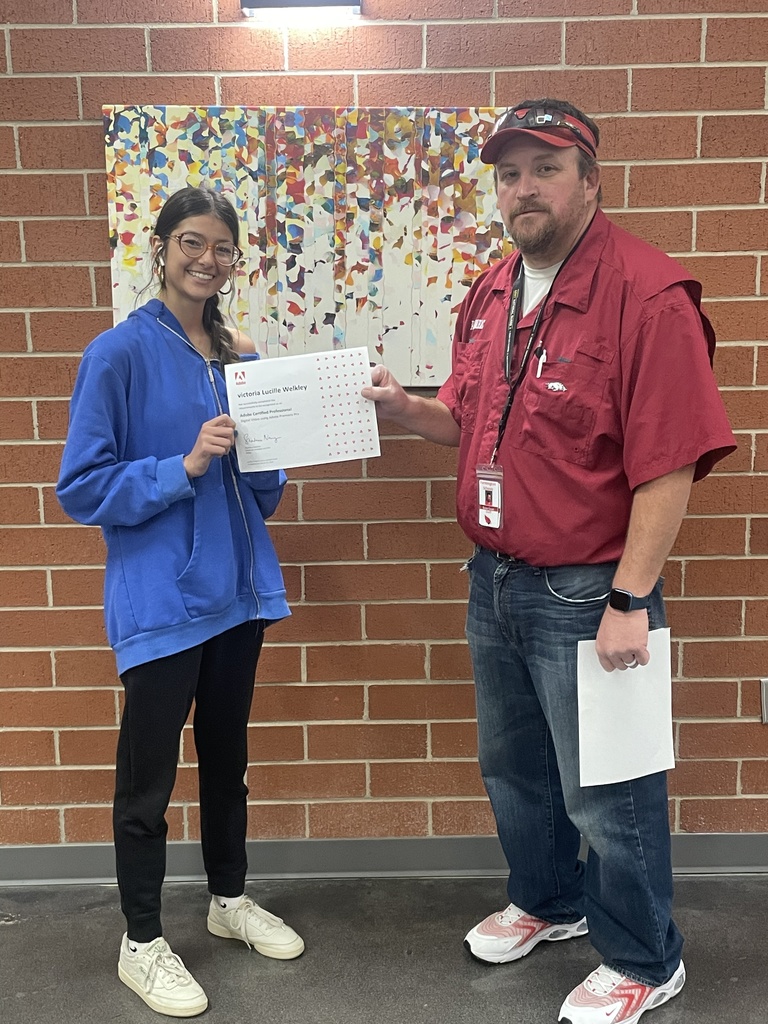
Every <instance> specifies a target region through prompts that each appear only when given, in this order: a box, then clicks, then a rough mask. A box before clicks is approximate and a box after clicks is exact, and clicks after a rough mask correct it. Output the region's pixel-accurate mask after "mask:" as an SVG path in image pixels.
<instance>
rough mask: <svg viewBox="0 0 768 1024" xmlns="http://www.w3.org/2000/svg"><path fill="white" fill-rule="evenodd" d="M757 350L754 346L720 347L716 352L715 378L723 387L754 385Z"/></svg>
mask: <svg viewBox="0 0 768 1024" xmlns="http://www.w3.org/2000/svg"><path fill="white" fill-rule="evenodd" d="M754 374H755V348H754V346H753V345H718V346H717V349H716V351H715V376H716V377H717V381H718V383H719V384H720V386H721V387H739V386H742V387H744V386H748V385H750V384H754V383H755V381H754Z"/></svg>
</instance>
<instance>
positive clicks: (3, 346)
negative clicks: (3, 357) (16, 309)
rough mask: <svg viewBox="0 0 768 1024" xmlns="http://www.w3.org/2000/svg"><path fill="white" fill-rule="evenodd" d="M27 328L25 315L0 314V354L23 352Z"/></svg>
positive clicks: (25, 345)
mask: <svg viewBox="0 0 768 1024" xmlns="http://www.w3.org/2000/svg"><path fill="white" fill-rule="evenodd" d="M26 347H27V327H26V322H25V320H24V314H23V313H0V352H23V351H25V349H26Z"/></svg>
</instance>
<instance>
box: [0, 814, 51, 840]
mask: <svg viewBox="0 0 768 1024" xmlns="http://www.w3.org/2000/svg"><path fill="white" fill-rule="evenodd" d="M0 836H2V837H3V843H4V844H8V845H11V846H22V845H32V844H34V845H35V846H39V845H40V844H48V843H58V842H59V839H60V828H59V812H58V811H49V810H34V811H30V810H20V811H17V810H12V809H10V808H7V807H4V808H0Z"/></svg>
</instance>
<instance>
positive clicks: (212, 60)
mask: <svg viewBox="0 0 768 1024" xmlns="http://www.w3.org/2000/svg"><path fill="white" fill-rule="evenodd" d="M150 47H151V52H152V70H153V71H174V72H179V71H208V72H210V71H238V72H243V71H279V70H280V69H281V68H282V67H283V43H282V34H281V32H280V31H279V30H277V29H271V28H266V27H264V26H260V27H259V31H258V32H253V31H252V30H251V26H250V25H244V24H241V25H237V26H221V25H212V26H211V27H210V28H204V27H203V28H155V29H151V30H150ZM122 70H125V69H122ZM137 70H139V69H137ZM140 70H142V71H143V70H144V68H141V69H140Z"/></svg>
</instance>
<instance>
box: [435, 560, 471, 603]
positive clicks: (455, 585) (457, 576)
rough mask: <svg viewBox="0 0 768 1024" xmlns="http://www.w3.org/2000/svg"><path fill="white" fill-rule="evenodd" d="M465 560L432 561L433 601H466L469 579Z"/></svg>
mask: <svg viewBox="0 0 768 1024" xmlns="http://www.w3.org/2000/svg"><path fill="white" fill-rule="evenodd" d="M463 565H464V563H463V562H432V563H431V564H430V566H429V596H430V598H431V600H433V601H450V600H451V599H458V600H462V601H466V600H467V597H468V595H469V580H468V578H467V574H466V572H462V571H461V568H462V566H463Z"/></svg>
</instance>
